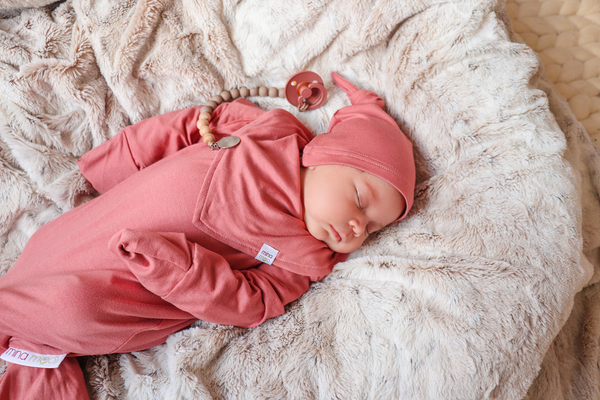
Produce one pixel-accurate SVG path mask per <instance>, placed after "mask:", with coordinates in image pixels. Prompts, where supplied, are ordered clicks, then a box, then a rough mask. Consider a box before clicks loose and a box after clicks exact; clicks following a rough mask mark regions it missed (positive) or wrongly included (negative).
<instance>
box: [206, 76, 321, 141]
mask: <svg viewBox="0 0 600 400" xmlns="http://www.w3.org/2000/svg"><path fill="white" fill-rule="evenodd" d="M255 96H261V97H267V96H268V97H280V98H286V99H287V101H288V102H289V103H290V104H291V105H293V106H295V107H297V108H298V111H300V112H304V111H307V110H315V109H317V108H319V107H321V106H322V105H323V104H325V101H327V90H325V86H323V79H321V77H320V76H319V75H318V74H316V73H314V72H311V71H302V72H298V73H296V74H294V75H293V76H292V77H291V78H290V79H289V80H288V81H287V83H286V84H285V87H284V88H280V89H278V88H276V87H270V88H267V87H266V86H260V87H255V88H252V89H248V88H247V87H241V88H239V89H238V88H233V89H229V90H223V91H222V92H221V93H219V94H217V95H214V96H212V97H211V98H210V100H209V101H207V102H206V103H205V104H204V105H203V106H202V108H201V109H200V116H199V117H198V122H197V123H196V125H197V126H198V131H199V132H200V136H201V138H202V141H203V142H204V144H206V145H208V146H210V148H211V150H218V149H229V148H231V147H235V146H237V145H238V144H239V143H240V141H241V139H240V138H239V137H237V136H225V137H223V138H221V139H219V140H217V141H216V142H215V139H216V138H215V135H213V134H212V133H211V131H210V126H209V122H210V120H211V114H212V112H213V111H214V109H215V108H217V106H218V105H219V104H221V103H223V102H228V101H231V100H235V99H237V98H239V97H244V98H245V97H255Z"/></svg>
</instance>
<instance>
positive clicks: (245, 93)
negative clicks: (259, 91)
mask: <svg viewBox="0 0 600 400" xmlns="http://www.w3.org/2000/svg"><path fill="white" fill-rule="evenodd" d="M240 95H241V96H242V97H248V96H250V89H248V88H247V87H246V86H244V87H242V88H241V89H240Z"/></svg>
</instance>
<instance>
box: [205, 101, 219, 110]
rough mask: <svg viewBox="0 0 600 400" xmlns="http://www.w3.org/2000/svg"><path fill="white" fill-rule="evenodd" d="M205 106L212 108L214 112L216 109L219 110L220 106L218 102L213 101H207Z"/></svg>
mask: <svg viewBox="0 0 600 400" xmlns="http://www.w3.org/2000/svg"><path fill="white" fill-rule="evenodd" d="M205 105H207V106H209V107H210V108H212V109H213V110H214V109H215V108H217V106H218V104H217V103H216V102H214V101H212V100H210V101H207V102H206V104H205Z"/></svg>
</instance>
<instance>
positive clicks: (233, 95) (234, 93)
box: [229, 88, 240, 99]
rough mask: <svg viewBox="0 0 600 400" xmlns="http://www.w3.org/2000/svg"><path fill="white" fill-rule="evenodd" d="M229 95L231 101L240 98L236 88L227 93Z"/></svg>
mask: <svg viewBox="0 0 600 400" xmlns="http://www.w3.org/2000/svg"><path fill="white" fill-rule="evenodd" d="M229 93H231V98H232V99H237V98H238V97H240V91H239V90H238V89H236V88H233V89H231V90H230V91H229Z"/></svg>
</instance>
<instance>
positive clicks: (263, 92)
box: [258, 86, 269, 97]
mask: <svg viewBox="0 0 600 400" xmlns="http://www.w3.org/2000/svg"><path fill="white" fill-rule="evenodd" d="M268 94H269V89H267V87H266V86H261V87H259V88H258V95H259V96H262V97H265V96H266V95H268Z"/></svg>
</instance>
